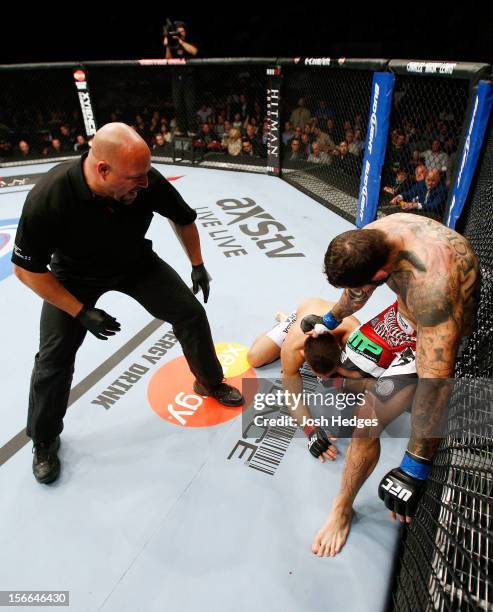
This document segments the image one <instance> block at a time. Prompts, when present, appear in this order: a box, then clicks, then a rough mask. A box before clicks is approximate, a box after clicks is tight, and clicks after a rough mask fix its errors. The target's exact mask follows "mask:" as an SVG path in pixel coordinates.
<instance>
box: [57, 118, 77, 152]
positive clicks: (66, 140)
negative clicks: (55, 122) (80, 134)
mask: <svg viewBox="0 0 493 612" xmlns="http://www.w3.org/2000/svg"><path fill="white" fill-rule="evenodd" d="M59 140H60V143H61V150H62V151H64V152H68V151H73V150H74V141H73V139H72V135H71V134H70V128H69V126H68V125H65V124H64V125H61V126H60V138H59Z"/></svg>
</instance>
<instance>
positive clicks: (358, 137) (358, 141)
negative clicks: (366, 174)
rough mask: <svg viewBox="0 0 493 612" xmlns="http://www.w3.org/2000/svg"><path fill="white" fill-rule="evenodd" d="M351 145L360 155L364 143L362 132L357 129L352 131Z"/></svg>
mask: <svg viewBox="0 0 493 612" xmlns="http://www.w3.org/2000/svg"><path fill="white" fill-rule="evenodd" d="M353 144H354V145H355V146H356V147H358V150H359V153H358V155H361V153H362V152H363V149H364V148H365V141H364V140H363V132H362V131H361V130H360V129H359V128H357V129H355V130H354V142H353Z"/></svg>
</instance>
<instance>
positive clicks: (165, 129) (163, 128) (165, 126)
mask: <svg viewBox="0 0 493 612" xmlns="http://www.w3.org/2000/svg"><path fill="white" fill-rule="evenodd" d="M161 134H162V135H163V138H164V141H165V142H167V143H170V142H171V141H172V140H173V134H172V133H171V131H170V129H169V127H168V124H167V123H161Z"/></svg>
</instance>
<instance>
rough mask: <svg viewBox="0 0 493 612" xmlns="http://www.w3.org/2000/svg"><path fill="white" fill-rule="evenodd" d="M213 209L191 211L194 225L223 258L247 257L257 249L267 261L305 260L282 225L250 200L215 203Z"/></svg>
mask: <svg viewBox="0 0 493 612" xmlns="http://www.w3.org/2000/svg"><path fill="white" fill-rule="evenodd" d="M216 207H217V208H216V209H213V208H212V207H208V206H199V207H198V208H195V211H196V212H197V220H196V224H197V226H198V227H200V228H204V230H205V231H206V232H207V234H208V236H209V237H210V238H211V240H213V241H214V242H215V243H216V246H217V248H218V249H220V250H221V251H222V253H223V255H224V256H225V257H227V258H236V257H244V256H247V255H248V253H249V250H250V248H253V249H255V248H257V249H259V250H260V251H261V252H262V253H263V254H264V255H265V257H269V258H278V257H283V258H284V257H288V258H290V257H305V254H304V253H303V252H301V251H299V250H298V248H297V247H296V244H295V237H294V236H293V235H292V234H291V233H290V232H289V230H288V228H287V227H286V225H285V224H284V223H282V222H281V221H279V220H278V219H275V218H274V217H273V216H272V215H271V214H270V213H268V212H267V211H266V210H265V209H264V208H262V206H260V205H259V204H257V202H255V200H253V199H252V198H246V197H243V198H227V199H223V200H218V201H217V202H216ZM240 233H241V236H240V235H239V234H240Z"/></svg>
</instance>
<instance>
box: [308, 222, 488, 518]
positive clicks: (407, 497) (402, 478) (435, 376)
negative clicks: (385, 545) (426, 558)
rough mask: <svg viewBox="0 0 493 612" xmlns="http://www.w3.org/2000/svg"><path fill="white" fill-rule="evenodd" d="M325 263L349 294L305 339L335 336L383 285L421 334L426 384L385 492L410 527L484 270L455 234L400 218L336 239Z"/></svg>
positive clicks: (313, 318)
mask: <svg viewBox="0 0 493 612" xmlns="http://www.w3.org/2000/svg"><path fill="white" fill-rule="evenodd" d="M324 263H325V272H326V275H327V279H328V281H329V283H331V284H332V285H333V286H335V287H342V288H344V292H343V294H342V296H341V298H340V299H339V301H338V302H337V304H336V305H335V306H334V307H333V308H332V309H331V310H330V311H329V312H327V313H326V314H325V315H323V317H320V316H318V315H315V314H314V315H308V316H307V317H305V318H304V319H303V321H302V322H301V326H302V328H303V331H305V333H308V334H310V335H316V333H317V332H316V331H314V328H315V325H317V324H323V325H325V326H326V327H327V328H328V329H335V328H337V327H338V326H339V324H340V321H342V320H343V319H344V318H345V317H348V316H350V315H351V314H353V313H354V312H356V311H357V310H359V309H360V308H362V307H363V306H364V305H365V304H366V302H367V301H368V299H369V298H370V296H371V295H372V293H373V292H374V290H375V288H376V287H377V286H379V285H381V284H383V283H387V285H388V286H389V287H390V288H391V289H392V290H393V291H395V293H396V294H397V296H398V310H399V312H400V313H401V314H402V316H404V317H405V319H406V320H407V321H409V323H410V324H411V325H412V326H413V327H414V328H415V329H416V368H417V374H418V377H419V378H420V379H428V380H427V381H426V383H427V384H426V385H423V384H420V385H418V387H417V390H416V393H415V394H414V400H413V405H412V417H411V424H412V432H411V437H410V440H409V443H408V447H407V451H406V453H405V456H404V459H403V461H402V463H401V465H400V467H399V468H395V469H394V470H391V471H390V472H389V473H388V474H387V475H386V476H385V477H384V478H383V480H382V482H381V483H380V486H379V496H380V497H381V499H383V500H384V502H385V505H386V506H387V507H388V508H389V509H390V510H391V514H392V517H393V518H395V517H396V514H397V515H399V517H400V520H401V521H404V520H406V522H410V521H411V518H412V516H413V515H414V513H415V510H416V506H417V504H418V501H419V499H420V497H421V495H422V493H423V491H424V487H425V481H426V479H427V477H428V474H429V471H430V469H431V464H432V460H433V458H434V456H435V453H436V451H437V447H438V443H439V438H438V437H437V425H438V423H440V422H442V421H443V417H444V414H445V411H446V408H447V404H448V399H449V395H450V387H449V385H448V384H447V379H449V378H452V377H453V375H454V367H455V360H456V356H457V352H458V350H459V345H460V343H461V339H463V338H464V337H466V336H468V335H470V334H471V333H472V331H473V330H474V325H475V319H476V311H477V305H478V300H479V284H480V273H479V262H478V259H477V257H476V254H475V253H474V251H473V249H472V247H471V245H470V244H469V242H468V241H467V240H466V239H465V238H464V237H463V236H461V235H460V234H458V233H457V232H455V231H453V230H451V229H449V228H447V227H444V226H443V225H442V224H441V223H438V222H437V221H434V220H431V219H427V218H425V217H420V216H416V215H413V214H406V213H398V214H395V215H390V216H388V217H385V218H383V219H379V220H378V221H375V222H373V223H371V224H369V225H367V226H366V227H365V228H364V229H361V230H350V231H348V232H344V233H343V234H340V235H339V236H337V237H336V238H334V240H332V242H331V243H330V244H329V247H328V249H327V252H326V254H325V260H324Z"/></svg>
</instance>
